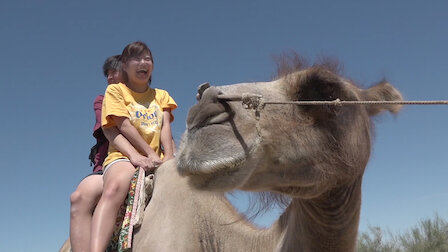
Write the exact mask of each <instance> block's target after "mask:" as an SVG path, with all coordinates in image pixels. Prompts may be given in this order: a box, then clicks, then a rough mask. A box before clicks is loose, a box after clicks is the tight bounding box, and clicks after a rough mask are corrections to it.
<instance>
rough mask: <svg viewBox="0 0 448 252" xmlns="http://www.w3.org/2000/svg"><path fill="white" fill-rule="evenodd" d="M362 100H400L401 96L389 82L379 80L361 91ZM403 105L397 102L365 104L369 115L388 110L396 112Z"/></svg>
mask: <svg viewBox="0 0 448 252" xmlns="http://www.w3.org/2000/svg"><path fill="white" fill-rule="evenodd" d="M361 96H362V99H363V100H366V101H402V100H403V96H401V94H400V92H399V91H398V90H397V89H395V88H394V87H393V86H392V85H391V84H389V83H388V82H386V81H381V82H379V83H378V84H376V85H374V86H372V87H370V88H368V89H366V90H362V91H361ZM402 107H403V105H398V104H375V105H366V109H367V113H369V115H370V116H374V115H377V114H379V113H382V112H385V111H389V112H391V113H393V114H396V113H398V112H399V111H400V109H401V108H402Z"/></svg>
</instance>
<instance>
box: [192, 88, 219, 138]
mask: <svg viewBox="0 0 448 252" xmlns="http://www.w3.org/2000/svg"><path fill="white" fill-rule="evenodd" d="M220 94H222V92H221V91H220V90H219V89H218V88H216V87H211V86H210V84H208V83H204V84H203V85H201V86H199V89H198V94H197V97H198V99H199V101H198V103H197V104H196V105H194V106H193V107H192V108H191V109H190V111H189V112H188V115H187V128H188V129H189V130H191V129H193V128H194V127H202V126H204V125H206V124H207V123H208V122H209V121H212V122H215V121H213V120H212V119H213V118H214V117H215V116H216V115H219V114H222V113H224V112H226V108H225V107H224V105H223V104H222V103H221V102H219V101H218V95H220ZM215 123H216V122H215Z"/></svg>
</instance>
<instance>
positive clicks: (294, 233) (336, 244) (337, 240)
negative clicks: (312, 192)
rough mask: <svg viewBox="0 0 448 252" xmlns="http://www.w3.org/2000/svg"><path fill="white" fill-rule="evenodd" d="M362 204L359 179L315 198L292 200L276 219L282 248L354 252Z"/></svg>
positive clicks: (288, 249)
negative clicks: (281, 231)
mask: <svg viewBox="0 0 448 252" xmlns="http://www.w3.org/2000/svg"><path fill="white" fill-rule="evenodd" d="M360 207H361V178H358V179H357V180H356V181H354V183H352V184H351V186H347V187H340V188H335V189H333V190H331V191H329V192H327V193H325V194H324V195H321V196H320V197H319V198H317V199H312V200H303V199H293V200H292V202H291V204H290V205H289V207H288V209H287V210H286V212H285V213H284V214H283V215H282V216H281V217H280V219H279V222H280V225H281V226H284V227H285V228H284V230H285V231H284V237H283V241H282V244H281V246H282V248H281V251H341V252H342V251H344V252H346V251H355V247H356V237H357V228H358V224H359V215H360Z"/></svg>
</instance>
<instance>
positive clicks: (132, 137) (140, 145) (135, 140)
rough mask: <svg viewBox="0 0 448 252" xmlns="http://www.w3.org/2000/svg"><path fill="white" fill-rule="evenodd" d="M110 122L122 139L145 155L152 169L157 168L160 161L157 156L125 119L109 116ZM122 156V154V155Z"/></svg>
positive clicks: (127, 119)
mask: <svg viewBox="0 0 448 252" xmlns="http://www.w3.org/2000/svg"><path fill="white" fill-rule="evenodd" d="M111 117H112V120H114V122H115V123H116V125H117V128H118V130H119V131H120V133H121V134H123V136H124V137H126V139H127V140H128V141H129V143H130V144H132V146H133V147H134V148H135V149H137V150H138V151H140V152H141V153H143V154H145V155H146V156H147V157H148V158H149V159H151V161H152V162H153V166H152V168H156V167H158V166H159V165H160V164H161V163H162V160H160V157H159V155H157V153H156V152H155V151H154V150H153V149H152V148H151V146H149V145H148V144H147V143H146V142H145V140H144V139H143V138H142V136H141V135H140V133H138V131H137V129H136V128H135V127H134V125H132V123H131V121H130V120H129V118H127V117H123V116H111ZM123 154H124V153H123Z"/></svg>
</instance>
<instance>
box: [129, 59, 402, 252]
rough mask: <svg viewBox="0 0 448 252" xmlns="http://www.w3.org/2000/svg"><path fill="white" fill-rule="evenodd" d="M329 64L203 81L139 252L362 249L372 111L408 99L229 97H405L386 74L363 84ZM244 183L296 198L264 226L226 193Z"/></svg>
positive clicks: (137, 244) (158, 184)
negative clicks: (248, 99)
mask: <svg viewBox="0 0 448 252" xmlns="http://www.w3.org/2000/svg"><path fill="white" fill-rule="evenodd" d="M296 65H297V66H299V64H296ZM329 66H331V65H325V64H322V65H315V66H312V67H310V68H305V69H299V68H295V67H293V68H290V69H288V71H280V73H281V74H280V75H279V76H278V78H276V79H275V80H274V81H270V82H256V83H240V84H233V85H225V86H209V85H202V86H200V87H199V88H198V94H197V98H198V103H197V104H196V105H194V106H193V107H192V108H191V109H190V111H189V113H188V116H187V129H186V132H185V133H184V135H183V137H182V141H181V144H180V148H179V151H178V153H177V156H176V160H175V161H169V162H166V163H164V164H163V165H162V166H161V167H160V168H159V169H158V170H157V172H156V175H155V186H154V192H153V196H152V199H151V201H150V203H149V205H148V206H147V208H146V210H145V216H144V220H143V223H142V225H141V227H140V229H139V230H137V232H136V233H135V236H134V242H133V251H355V249H356V238H357V232H358V225H359V216H360V207H361V185H362V177H363V173H364V170H365V167H366V165H367V162H368V159H369V156H370V150H371V141H372V136H371V135H372V133H371V130H372V127H373V124H372V121H371V119H370V117H372V116H375V115H378V114H380V113H383V112H386V111H389V112H391V113H398V111H399V110H400V108H401V106H400V105H384V104H383V105H380V104H377V105H357V106H329V105H321V106H298V105H294V104H267V105H265V106H264V107H262V109H256V110H254V109H247V108H245V107H243V106H242V105H241V103H238V102H232V101H228V100H226V99H225V97H228V96H238V95H241V94H243V93H250V94H254V95H258V96H262V97H263V99H266V100H272V101H280V102H288V101H297V100H304V101H315V100H318V101H329V100H335V99H337V98H338V99H340V100H350V101H362V100H373V101H400V100H402V96H401V94H400V93H399V91H397V90H396V89H395V88H394V87H393V86H392V85H390V84H389V83H387V82H385V81H382V82H380V83H378V84H376V85H374V86H372V87H370V88H367V89H361V88H359V87H357V86H356V85H355V84H354V83H353V82H352V81H349V80H347V79H344V78H342V77H341V76H340V75H338V74H337V73H336V72H335V71H334V70H333V68H331V67H329ZM281 70H282V69H281ZM236 189H239V190H245V191H252V192H270V193H272V199H274V198H278V197H276V196H277V195H281V196H282V197H287V198H288V199H289V201H290V203H289V205H288V206H287V207H286V209H285V211H284V213H283V214H282V215H281V216H280V217H279V219H278V220H277V221H276V222H275V223H274V224H272V226H271V227H269V228H265V229H260V228H257V227H255V226H254V225H253V224H251V223H250V222H248V221H245V220H244V219H243V218H242V216H241V215H240V214H238V212H237V211H236V210H235V209H234V208H233V206H232V205H231V204H230V203H229V201H228V200H227V199H226V198H225V194H224V192H229V191H233V190H236Z"/></svg>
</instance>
